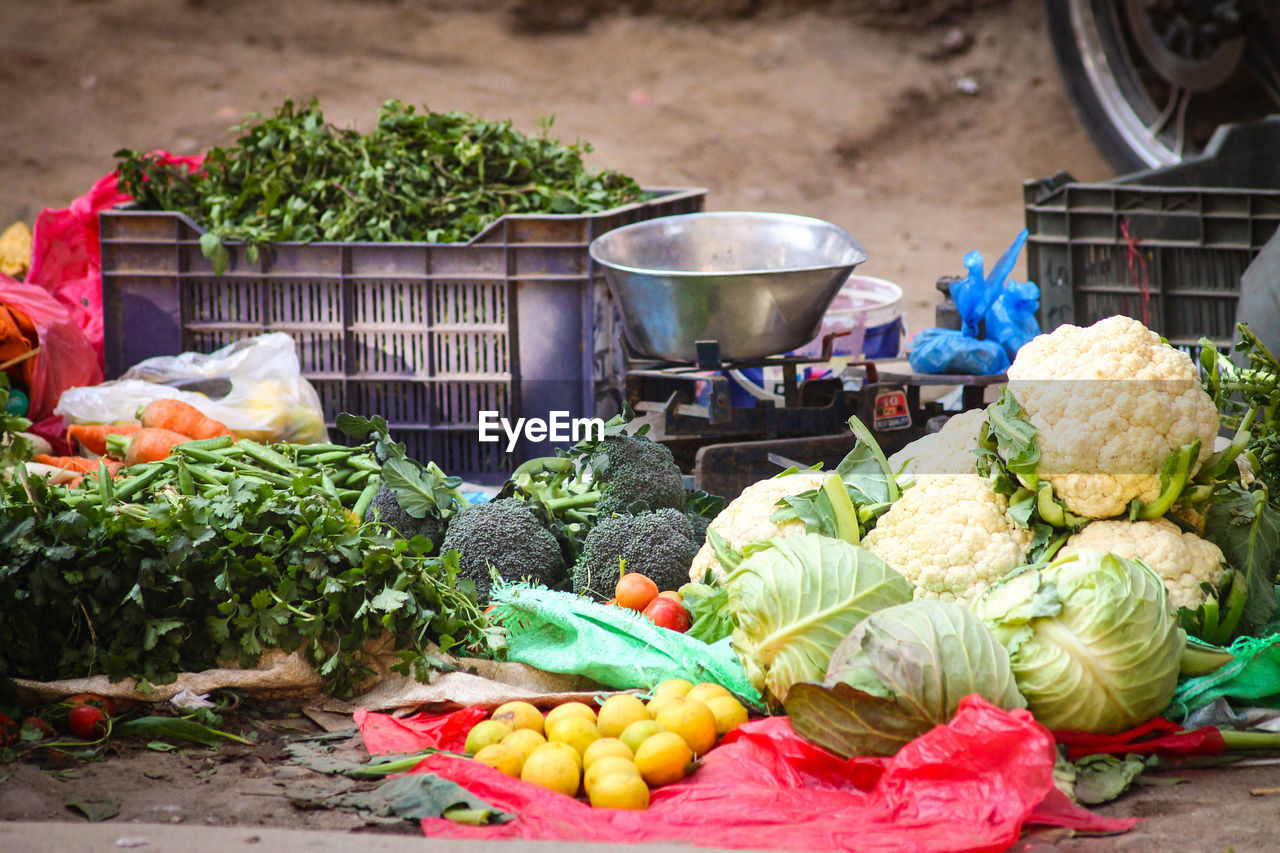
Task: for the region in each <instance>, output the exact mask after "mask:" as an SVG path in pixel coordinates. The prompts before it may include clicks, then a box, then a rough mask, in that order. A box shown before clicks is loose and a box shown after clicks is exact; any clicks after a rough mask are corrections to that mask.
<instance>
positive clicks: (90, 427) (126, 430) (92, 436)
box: [67, 424, 142, 456]
mask: <svg viewBox="0 0 1280 853" xmlns="http://www.w3.org/2000/svg"><path fill="white" fill-rule="evenodd" d="M140 429H142V424H72V425H71V426H69V427H67V443H68V444H72V445H74V444H75V442H77V441H78V442H80V446H81V447H83V448H84V449H85V452H86V453H93V454H95V455H97V456H105V455H106V454H107V436H109V435H133V434H134V433H135V432H137V431H138V430H140Z"/></svg>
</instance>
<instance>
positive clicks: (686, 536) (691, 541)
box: [573, 508, 699, 601]
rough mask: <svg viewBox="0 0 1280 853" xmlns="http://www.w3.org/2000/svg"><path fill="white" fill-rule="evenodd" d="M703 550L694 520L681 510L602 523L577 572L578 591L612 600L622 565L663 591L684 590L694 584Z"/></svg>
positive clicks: (619, 517) (589, 539)
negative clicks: (694, 569)
mask: <svg viewBox="0 0 1280 853" xmlns="http://www.w3.org/2000/svg"><path fill="white" fill-rule="evenodd" d="M698 546H699V543H698V542H697V541H696V538H695V533H694V530H693V525H692V524H691V523H690V521H689V518H688V516H686V515H685V514H684V513H682V512H680V511H679V510H677V509H671V508H666V509H660V510H657V511H655V512H640V513H635V514H633V515H615V516H610V517H608V518H602V519H601V520H600V521H599V522H598V523H597V524H596V525H595V527H593V528H591V532H589V533H588V534H587V537H586V540H585V542H584V544H583V549H582V556H581V557H580V558H579V559H578V562H577V563H576V564H575V565H574V567H573V589H574V591H575V592H577V593H582V594H589V595H592V596H594V597H595V598H598V599H600V600H601V601H604V600H607V599H609V598H612V597H613V588H614V587H615V586H616V585H617V583H618V578H619V577H620V576H621V574H620V570H619V560H623V561H625V567H626V571H628V572H640V573H641V574H643V575H646V576H647V577H649V578H651V579H652V580H653V582H654V583H656V584H657V585H658V589H662V590H666V589H679V588H680V587H681V586H683V585H684V584H685V583H687V582H688V581H689V566H690V564H692V563H693V556H694V555H695V554H696V553H698Z"/></svg>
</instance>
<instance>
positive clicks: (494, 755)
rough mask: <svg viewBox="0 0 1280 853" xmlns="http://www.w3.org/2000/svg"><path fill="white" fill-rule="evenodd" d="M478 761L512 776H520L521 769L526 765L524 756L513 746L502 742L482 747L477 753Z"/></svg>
mask: <svg viewBox="0 0 1280 853" xmlns="http://www.w3.org/2000/svg"><path fill="white" fill-rule="evenodd" d="M475 759H476V761H479V762H480V763H481V764H487V765H489V766H490V767H492V768H493V769H494V770H497V771H498V772H500V773H505V774H506V775H508V776H510V777H512V778H513V779H519V778H520V770H521V769H522V768H523V767H524V757H523V756H521V755H520V753H518V752H516V751H515V750H514V749H512V748H511V747H509V746H507V745H506V744H502V743H491V744H489V745H488V746H486V747H483V748H481V749H480V751H479V752H477V753H476V755H475Z"/></svg>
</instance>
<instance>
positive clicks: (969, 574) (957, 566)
mask: <svg viewBox="0 0 1280 853" xmlns="http://www.w3.org/2000/svg"><path fill="white" fill-rule="evenodd" d="M1033 539H1034V534H1033V533H1032V532H1031V531H1030V530H1029V529H1027V528H1025V527H1022V526H1021V525H1019V524H1018V523H1017V522H1016V521H1014V520H1013V519H1012V518H1011V517H1010V516H1009V502H1008V500H1007V499H1006V498H1005V497H1004V496H1003V495H1001V494H999V493H997V492H996V490H995V489H994V488H992V486H991V483H990V482H989V481H988V480H986V479H985V478H983V477H980V476H978V475H977V474H958V475H952V476H942V475H940V476H935V477H927V478H924V479H921V480H920V481H918V482H917V483H916V485H914V486H913V487H911V488H910V489H907V490H906V491H905V492H903V493H902V497H901V498H899V499H898V500H897V502H895V503H894V505H893V506H891V507H890V508H889V511H888V512H886V513H885V514H884V515H883V516H881V518H880V520H879V521H878V522H876V526H875V529H874V530H872V531H871V532H870V533H868V534H867V535H866V537H865V538H864V539H863V540H862V545H863V547H865V548H866V549H867V550H868V551H870V552H871V553H873V554H875V555H876V556H877V557H879V558H880V559H882V560H884V561H885V562H886V563H888V564H889V566H890V567H891V568H893V569H895V570H896V571H897V572H898V573H899V574H901V575H902V576H903V577H905V578H906V579H907V580H908V581H910V582H911V583H912V585H913V586H914V587H915V597H916V598H936V599H939V600H941V601H954V602H956V603H957V604H964V605H967V604H968V603H969V602H971V601H973V600H974V599H975V598H977V596H978V595H979V594H980V593H981V592H982V591H983V590H984V589H986V588H987V587H988V586H990V585H991V584H994V583H995V582H996V581H998V580H1000V578H1002V577H1004V576H1005V575H1006V574H1008V573H1009V572H1011V571H1013V570H1014V569H1016V568H1018V567H1019V566H1021V565H1022V564H1023V563H1025V562H1026V559H1027V551H1028V550H1029V549H1030V548H1031V542H1032V540H1033Z"/></svg>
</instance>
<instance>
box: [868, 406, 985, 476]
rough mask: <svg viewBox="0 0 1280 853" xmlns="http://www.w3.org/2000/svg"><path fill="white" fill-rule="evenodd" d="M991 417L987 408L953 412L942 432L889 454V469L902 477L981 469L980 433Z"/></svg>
mask: <svg viewBox="0 0 1280 853" xmlns="http://www.w3.org/2000/svg"><path fill="white" fill-rule="evenodd" d="M986 419H987V413H986V410H985V409H970V410H969V411H967V412H961V413H960V414H958V415H953V416H952V417H950V418H948V419H947V422H946V423H945V424H943V426H942V429H941V430H940V431H938V432H933V433H929V434H928V435H924V436H921V437H920V438H917V439H916V440H915V441H913V442H911V443H910V444H908V445H907V446H906V447H904V448H902V449H901V450H899V451H898V452H897V453H895V454H893V455H892V456H890V457H889V470H890V471H894V472H897V471H899V469H901V474H900V477H904V478H905V477H911V478H914V477H917V476H920V475H929V474H974V473H976V472H977V463H978V457H977V454H976V453H974V451H975V450H977V447H978V432H979V430H981V429H982V424H983V423H984V422H985V421H986Z"/></svg>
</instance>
